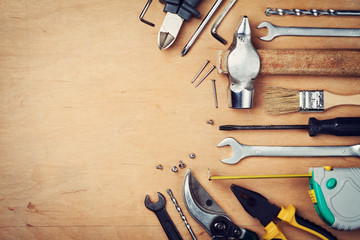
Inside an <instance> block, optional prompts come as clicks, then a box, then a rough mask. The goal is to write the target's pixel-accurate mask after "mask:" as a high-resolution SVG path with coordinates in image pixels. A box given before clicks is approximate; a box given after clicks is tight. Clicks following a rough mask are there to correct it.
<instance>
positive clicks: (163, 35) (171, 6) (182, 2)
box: [158, 0, 201, 50]
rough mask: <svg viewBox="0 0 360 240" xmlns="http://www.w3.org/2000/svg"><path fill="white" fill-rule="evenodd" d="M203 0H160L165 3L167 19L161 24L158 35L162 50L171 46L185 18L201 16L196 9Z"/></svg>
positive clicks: (187, 19)
mask: <svg viewBox="0 0 360 240" xmlns="http://www.w3.org/2000/svg"><path fill="white" fill-rule="evenodd" d="M200 1H201V0H160V2H161V3H165V7H164V12H166V16H165V19H164V21H163V23H162V25H161V28H160V31H159V35H158V45H159V48H160V50H165V49H167V48H168V47H170V46H171V45H172V44H173V43H174V42H175V39H176V37H177V35H178V33H179V31H180V28H181V26H182V24H183V22H184V20H186V21H189V19H190V18H191V17H192V16H194V17H196V18H200V13H199V11H197V10H196V9H195V7H196V5H197V4H198V3H199V2H200Z"/></svg>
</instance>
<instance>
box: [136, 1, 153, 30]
mask: <svg viewBox="0 0 360 240" xmlns="http://www.w3.org/2000/svg"><path fill="white" fill-rule="evenodd" d="M151 2H152V0H148V1H147V3H146V5H145V7H144V9H143V10H142V11H141V13H140V16H139V19H140V21H142V22H143V23H146V24H147V25H150V26H152V27H155V24H153V23H152V22H149V21H147V20H145V19H144V15H145V13H146V11H147V9H148V8H149V6H150V4H151Z"/></svg>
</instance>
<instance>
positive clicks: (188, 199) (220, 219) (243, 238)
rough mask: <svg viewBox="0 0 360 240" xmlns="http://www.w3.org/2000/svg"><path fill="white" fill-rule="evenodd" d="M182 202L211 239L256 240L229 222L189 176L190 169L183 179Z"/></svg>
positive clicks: (194, 179)
mask: <svg viewBox="0 0 360 240" xmlns="http://www.w3.org/2000/svg"><path fill="white" fill-rule="evenodd" d="M183 200H184V203H185V206H186V208H187V210H188V212H189V213H190V215H191V216H192V217H193V218H194V219H195V221H197V222H198V223H199V224H200V225H201V226H202V227H203V228H204V229H205V230H206V232H207V233H208V234H209V235H210V236H211V239H213V240H225V239H238V240H250V239H251V240H258V236H257V235H256V233H254V232H252V231H250V230H248V229H245V228H241V227H239V226H237V225H235V223H233V222H232V221H231V219H230V217H229V215H227V214H226V212H225V211H224V210H223V209H222V208H221V207H220V206H219V205H218V204H217V203H216V202H215V200H214V199H213V198H212V197H211V196H210V195H209V193H208V192H207V191H206V190H205V189H204V188H203V186H201V184H200V183H199V182H198V180H197V179H196V178H195V176H194V175H192V174H191V171H190V169H188V170H187V172H186V174H185V177H184V182H183Z"/></svg>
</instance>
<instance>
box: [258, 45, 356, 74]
mask: <svg viewBox="0 0 360 240" xmlns="http://www.w3.org/2000/svg"><path fill="white" fill-rule="evenodd" d="M257 52H258V54H259V56H260V64H261V67H260V73H259V74H261V75H275V74H276V75H318V76H345V77H356V76H357V77H358V76H360V65H359V62H360V50H302V49H289V50H286V49H284V50H282V49H258V50H257Z"/></svg>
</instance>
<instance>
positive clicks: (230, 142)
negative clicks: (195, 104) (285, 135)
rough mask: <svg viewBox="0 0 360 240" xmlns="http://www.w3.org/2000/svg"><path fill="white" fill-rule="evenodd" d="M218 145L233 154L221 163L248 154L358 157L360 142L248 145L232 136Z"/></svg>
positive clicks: (233, 161) (233, 162) (232, 160)
mask: <svg viewBox="0 0 360 240" xmlns="http://www.w3.org/2000/svg"><path fill="white" fill-rule="evenodd" d="M217 146H218V147H223V146H231V147H232V149H233V152H234V154H233V156H232V157H230V158H226V159H223V160H221V161H222V162H223V163H227V164H236V163H238V162H239V161H240V160H241V159H243V158H246V157H250V156H269V157H351V156H352V157H360V144H358V145H352V146H311V147H308V146H306V147H301V146H249V145H245V144H241V143H239V142H238V141H236V140H235V139H234V138H225V139H224V140H222V141H221V142H220V143H219V144H218V145H217Z"/></svg>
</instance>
